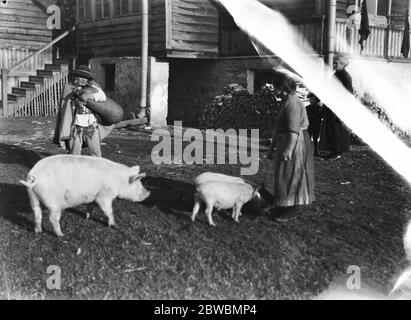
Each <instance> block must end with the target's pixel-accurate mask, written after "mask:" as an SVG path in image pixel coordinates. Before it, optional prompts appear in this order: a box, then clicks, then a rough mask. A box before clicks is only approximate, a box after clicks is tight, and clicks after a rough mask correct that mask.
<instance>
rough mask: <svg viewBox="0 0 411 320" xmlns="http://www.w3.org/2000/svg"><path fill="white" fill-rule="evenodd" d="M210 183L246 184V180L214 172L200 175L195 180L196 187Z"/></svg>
mask: <svg viewBox="0 0 411 320" xmlns="http://www.w3.org/2000/svg"><path fill="white" fill-rule="evenodd" d="M210 181H219V182H231V183H246V182H245V181H244V179H242V178H239V177H232V176H227V175H225V174H221V173H214V172H205V173H203V174H200V175H199V176H198V177H197V178H196V179H195V181H194V182H195V184H196V186H199V185H200V184H203V183H206V182H210Z"/></svg>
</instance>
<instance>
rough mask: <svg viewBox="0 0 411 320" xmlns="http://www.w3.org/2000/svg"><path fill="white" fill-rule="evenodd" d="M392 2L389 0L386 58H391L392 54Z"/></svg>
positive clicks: (385, 44) (385, 46)
mask: <svg viewBox="0 0 411 320" xmlns="http://www.w3.org/2000/svg"><path fill="white" fill-rule="evenodd" d="M391 3H392V0H388V7H387V30H386V36H385V43H384V58H385V59H387V60H388V59H389V58H390V57H389V54H390V51H389V50H390V36H391Z"/></svg>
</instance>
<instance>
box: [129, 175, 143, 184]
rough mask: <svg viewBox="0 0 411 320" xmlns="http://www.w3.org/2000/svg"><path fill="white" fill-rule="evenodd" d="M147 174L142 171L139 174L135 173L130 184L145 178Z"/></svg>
mask: <svg viewBox="0 0 411 320" xmlns="http://www.w3.org/2000/svg"><path fill="white" fill-rule="evenodd" d="M146 176H147V175H146V174H145V173H141V174H138V175H135V176H131V177H130V180H129V182H130V184H133V183H134V182H136V181H138V180H141V179H143V178H145V177H146Z"/></svg>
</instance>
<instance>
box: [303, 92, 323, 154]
mask: <svg viewBox="0 0 411 320" xmlns="http://www.w3.org/2000/svg"><path fill="white" fill-rule="evenodd" d="M308 98H309V99H310V104H309V105H308V106H307V107H306V109H307V116H308V121H309V122H310V125H309V126H308V134H309V135H310V138H311V139H312V141H313V143H314V156H318V155H319V153H318V139H319V138H320V132H321V122H322V119H323V115H322V106H321V104H320V99H318V97H317V96H316V95H315V94H313V93H310V94H309V95H308Z"/></svg>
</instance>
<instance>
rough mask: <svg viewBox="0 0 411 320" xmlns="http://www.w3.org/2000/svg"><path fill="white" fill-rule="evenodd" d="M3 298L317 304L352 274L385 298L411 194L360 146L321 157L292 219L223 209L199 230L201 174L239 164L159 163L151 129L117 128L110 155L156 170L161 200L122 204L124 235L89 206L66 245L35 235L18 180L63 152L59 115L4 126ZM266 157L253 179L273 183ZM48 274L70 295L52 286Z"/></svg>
mask: <svg viewBox="0 0 411 320" xmlns="http://www.w3.org/2000/svg"><path fill="white" fill-rule="evenodd" d="M0 121H1V122H0V299H2V298H3V299H4V298H5V299H13V298H17V299H28V298H30V299H94V298H97V299H120V298H121V299H310V298H313V297H314V296H316V295H317V294H319V293H321V292H323V291H324V290H325V289H327V288H328V287H329V286H330V285H332V284H336V283H339V284H344V283H345V281H346V279H347V278H348V276H349V275H347V268H348V266H353V265H354V266H358V267H360V270H361V281H362V286H363V288H365V287H368V288H373V289H375V290H378V291H380V292H382V293H387V292H389V290H390V289H391V287H392V285H393V280H394V278H395V276H397V275H398V273H399V272H400V271H402V270H403V269H404V267H405V266H406V262H405V258H404V252H403V247H402V234H403V229H404V227H405V225H406V222H407V221H408V220H409V219H410V218H411V200H410V188H409V186H408V185H407V184H406V183H405V182H404V181H402V180H401V179H400V178H399V176H398V175H397V174H396V173H395V172H393V171H392V170H391V168H390V167H389V166H387V165H386V164H385V163H384V162H383V161H382V160H381V159H380V158H379V157H378V156H377V155H376V154H375V153H374V152H372V151H371V150H369V149H368V148H367V147H353V148H352V151H351V152H350V153H349V154H347V155H346V156H345V157H344V158H343V159H342V160H341V161H337V162H324V161H319V160H316V171H315V173H316V197H317V201H316V202H315V204H313V205H312V206H309V207H306V208H304V210H302V213H301V215H300V216H299V217H298V218H297V219H294V220H291V221H289V222H283V223H278V222H276V221H274V220H273V219H272V218H270V216H267V215H264V216H261V215H257V214H255V213H254V211H253V208H248V210H247V211H246V212H245V214H244V216H243V217H242V219H241V223H240V224H236V223H234V222H233V221H232V220H231V218H230V217H229V216H228V215H227V213H224V212H221V213H218V212H215V213H214V220H215V222H216V224H217V227H216V228H211V227H209V226H208V224H207V223H206V218H205V215H204V213H200V215H199V217H198V220H197V221H196V222H195V223H194V224H193V223H192V222H191V221H190V211H191V209H192V204H193V193H194V188H193V185H192V181H193V178H194V177H195V176H197V175H198V174H200V173H202V172H205V171H215V172H222V173H226V174H232V175H239V169H240V167H239V166H235V165H213V166H210V165H196V166H192V165H191V166H190V165H170V166H168V165H161V166H157V165H154V164H153V163H152V160H151V150H152V148H153V146H154V145H155V144H157V142H152V141H151V140H150V134H149V133H143V132H136V131H125V130H123V131H116V132H114V133H113V134H112V135H110V136H109V138H107V139H106V140H105V141H104V145H103V154H104V156H105V157H107V158H109V159H111V160H115V161H117V162H121V163H124V164H126V165H135V164H139V165H140V166H142V168H143V170H144V171H145V172H147V174H148V177H147V179H145V180H144V184H145V185H146V187H147V188H149V189H150V190H151V191H152V197H151V198H150V200H149V201H147V202H146V203H144V204H133V203H130V202H127V201H122V200H116V201H115V203H114V211H115V218H116V222H117V224H118V228H117V229H110V228H108V227H107V222H106V220H105V217H104V215H103V214H102V212H101V211H99V210H96V211H95V213H94V215H93V217H92V219H91V220H85V219H84V207H80V208H77V209H76V210H67V211H66V212H65V214H63V217H62V222H61V224H62V230H63V232H64V233H65V237H64V238H63V239H57V238H56V237H55V236H54V235H53V233H52V232H51V226H50V224H49V223H48V221H47V214H46V213H45V219H44V222H43V227H44V230H45V233H44V234H42V235H36V234H34V230H33V229H34V226H33V214H32V212H31V209H30V205H29V202H28V198H27V194H26V190H25V188H24V187H23V186H21V185H19V184H18V180H19V179H25V176H26V174H27V173H28V172H29V170H30V168H31V167H32V166H33V165H34V164H35V163H36V162H37V161H38V160H40V159H41V158H43V157H46V156H49V155H52V154H58V153H64V151H63V150H59V149H58V148H57V146H55V145H53V144H52V143H51V138H52V133H53V129H54V119H52V118H41V119H34V118H32V119H14V120H4V119H3V120H0ZM269 170H270V162H269V161H268V160H267V159H265V158H264V157H262V158H261V159H260V170H259V173H258V174H257V175H256V176H253V177H250V180H252V181H254V182H256V183H260V182H267V181H266V180H267V177H268V176H269ZM49 266H58V267H59V268H61V279H62V282H61V289H60V290H50V289H48V288H47V279H48V277H49V276H50V275H49V274H47V268H48V267H49Z"/></svg>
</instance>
